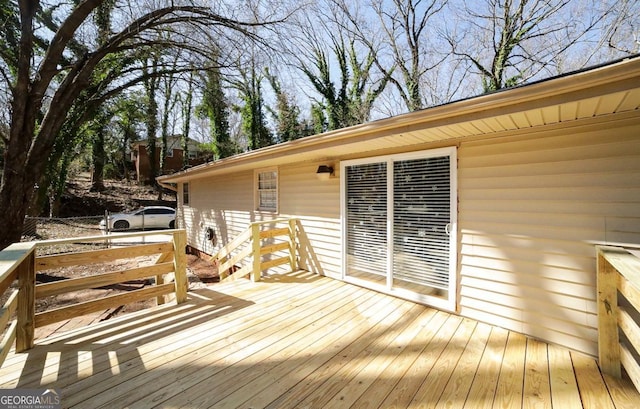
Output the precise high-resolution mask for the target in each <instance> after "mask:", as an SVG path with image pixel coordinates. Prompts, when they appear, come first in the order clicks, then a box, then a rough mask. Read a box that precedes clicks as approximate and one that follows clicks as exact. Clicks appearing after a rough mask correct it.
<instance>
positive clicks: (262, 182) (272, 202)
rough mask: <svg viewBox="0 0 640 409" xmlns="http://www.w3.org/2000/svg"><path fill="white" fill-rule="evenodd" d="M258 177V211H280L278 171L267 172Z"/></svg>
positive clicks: (261, 172) (259, 174) (258, 173)
mask: <svg viewBox="0 0 640 409" xmlns="http://www.w3.org/2000/svg"><path fill="white" fill-rule="evenodd" d="M256 175H257V180H256V185H257V197H256V200H257V208H258V210H265V211H270V212H276V211H278V171H277V170H274V169H271V170H265V171H260V172H257V174H256Z"/></svg>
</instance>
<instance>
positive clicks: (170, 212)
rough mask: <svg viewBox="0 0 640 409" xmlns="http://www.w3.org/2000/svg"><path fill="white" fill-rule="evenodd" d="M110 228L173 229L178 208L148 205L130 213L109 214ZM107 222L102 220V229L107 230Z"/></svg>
mask: <svg viewBox="0 0 640 409" xmlns="http://www.w3.org/2000/svg"><path fill="white" fill-rule="evenodd" d="M108 222H109V230H128V229H173V228H175V224H176V210H175V209H172V208H171V207H166V206H147V207H143V208H142V209H139V210H135V211H133V212H129V213H114V214H110V215H109V216H108ZM106 229H107V223H106V221H105V220H104V219H102V220H101V221H100V230H106Z"/></svg>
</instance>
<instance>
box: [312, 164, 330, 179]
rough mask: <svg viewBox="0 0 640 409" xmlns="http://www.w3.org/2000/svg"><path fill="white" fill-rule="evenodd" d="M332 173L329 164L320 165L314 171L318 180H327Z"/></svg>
mask: <svg viewBox="0 0 640 409" xmlns="http://www.w3.org/2000/svg"><path fill="white" fill-rule="evenodd" d="M331 175H333V168H332V167H331V166H329V165H320V166H318V170H317V171H316V176H317V177H318V179H319V180H329V178H330V177H331Z"/></svg>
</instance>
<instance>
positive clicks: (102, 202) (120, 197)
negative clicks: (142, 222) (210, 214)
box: [58, 173, 176, 217]
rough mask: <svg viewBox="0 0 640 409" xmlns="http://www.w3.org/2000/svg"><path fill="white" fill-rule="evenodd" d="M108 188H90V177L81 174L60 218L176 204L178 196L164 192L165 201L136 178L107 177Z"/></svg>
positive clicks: (70, 184) (68, 190) (70, 188)
mask: <svg viewBox="0 0 640 409" xmlns="http://www.w3.org/2000/svg"><path fill="white" fill-rule="evenodd" d="M104 185H105V189H104V190H102V191H99V192H93V191H91V176H90V175H89V174H88V173H82V174H80V175H78V176H76V177H75V178H73V179H72V180H70V181H69V182H67V187H66V190H65V193H64V195H63V196H62V200H61V204H60V212H59V215H58V217H79V216H99V215H102V214H104V211H105V210H108V211H109V212H122V211H128V210H134V209H137V208H140V207H143V206H170V207H175V202H176V195H175V192H172V191H164V192H163V195H162V200H158V192H157V191H156V190H154V189H153V188H152V187H151V186H145V185H138V184H137V183H136V182H135V181H126V180H105V181H104Z"/></svg>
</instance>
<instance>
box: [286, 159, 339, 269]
mask: <svg viewBox="0 0 640 409" xmlns="http://www.w3.org/2000/svg"><path fill="white" fill-rule="evenodd" d="M322 164H330V165H333V168H334V176H333V177H332V178H330V179H329V180H318V179H317V177H316V170H317V169H318V166H319V165H322ZM339 172H340V169H339V164H338V163H333V162H322V163H304V164H296V165H291V166H286V167H284V166H283V167H280V169H279V176H280V186H279V189H280V213H281V215H282V216H284V217H296V218H299V219H300V226H301V232H300V245H301V251H300V265H301V267H303V268H305V269H307V270H309V271H312V272H315V273H318V274H322V275H327V276H330V277H334V278H340V277H341V274H342V273H341V269H342V267H341V262H340V258H341V239H340V237H341V232H340V176H339Z"/></svg>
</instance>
